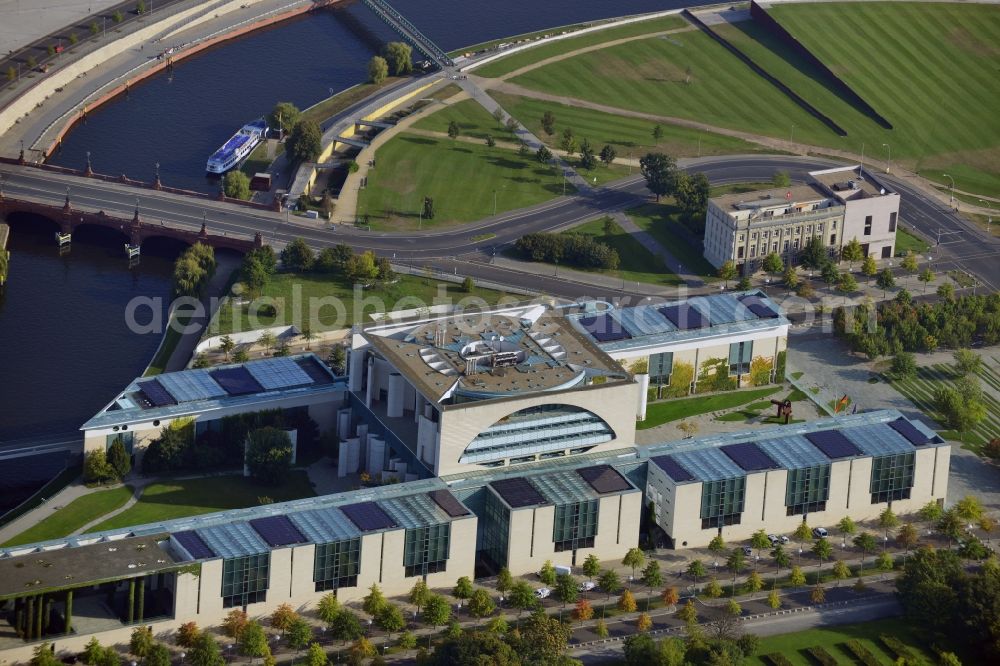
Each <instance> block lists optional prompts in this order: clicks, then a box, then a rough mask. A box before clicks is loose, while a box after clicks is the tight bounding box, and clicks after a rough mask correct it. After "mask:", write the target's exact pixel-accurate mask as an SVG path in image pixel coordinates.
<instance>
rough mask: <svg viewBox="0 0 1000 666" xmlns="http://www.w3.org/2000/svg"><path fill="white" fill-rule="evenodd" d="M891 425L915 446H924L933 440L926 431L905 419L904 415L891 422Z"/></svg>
mask: <svg viewBox="0 0 1000 666" xmlns="http://www.w3.org/2000/svg"><path fill="white" fill-rule="evenodd" d="M889 427H890V428H892V429H893V430H895V431H896V432H898V433H899V434H900V435H902V436H903V437H905V438H906V439H908V440H909V441H910V444H913V445H914V446H923V445H924V444H927V443H928V442H930V441H931V438H930V437H928V436H927V435H926V434H925V433H922V432H920V431H919V430H917V427H916V426H914V425H913V424H912V423H910V422H909V421H907V420H906V419H904V418H903V417H902V416H901V417H899V418H898V419H896V420H895V421H890V422H889Z"/></svg>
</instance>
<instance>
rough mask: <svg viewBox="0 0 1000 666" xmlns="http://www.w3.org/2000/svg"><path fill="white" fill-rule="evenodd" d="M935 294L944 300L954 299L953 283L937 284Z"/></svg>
mask: <svg viewBox="0 0 1000 666" xmlns="http://www.w3.org/2000/svg"><path fill="white" fill-rule="evenodd" d="M937 295H938V296H940V297H941V298H942V299H944V300H946V301H953V300H955V285H953V284H952V283H950V282H942V283H941V284H939V285H938V288H937Z"/></svg>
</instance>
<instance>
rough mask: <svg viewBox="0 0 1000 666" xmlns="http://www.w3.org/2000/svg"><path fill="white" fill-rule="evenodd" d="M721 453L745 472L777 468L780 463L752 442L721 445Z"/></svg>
mask: <svg viewBox="0 0 1000 666" xmlns="http://www.w3.org/2000/svg"><path fill="white" fill-rule="evenodd" d="M722 451H723V453H725V454H726V455H727V456H729V457H730V459H731V460H732V461H733V462H734V463H736V464H737V465H739V466H740V467H741V468H742V469H744V470H746V471H747V472H759V471H761V470H765V469H778V467H780V465H778V463H776V462H774V459H773V458H771V456H769V455H767V454H766V453H764V451H763V450H761V448H760V447H759V446H757V444H756V443H754V442H741V443H739V444H730V445H729V446H723V447H722Z"/></svg>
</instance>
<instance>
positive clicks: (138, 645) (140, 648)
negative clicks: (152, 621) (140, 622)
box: [128, 626, 153, 659]
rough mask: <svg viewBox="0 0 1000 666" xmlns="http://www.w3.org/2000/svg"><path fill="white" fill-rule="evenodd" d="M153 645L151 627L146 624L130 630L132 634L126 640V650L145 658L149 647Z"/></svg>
mask: <svg viewBox="0 0 1000 666" xmlns="http://www.w3.org/2000/svg"><path fill="white" fill-rule="evenodd" d="M151 647H153V628H152V627H148V626H142V627H136V628H135V629H133V630H132V635H131V637H130V638H129V641H128V651H129V652H131V653H132V654H134V655H135V656H137V657H139V658H140V659H143V658H145V656H146V655H147V654H149V649H150V648H151Z"/></svg>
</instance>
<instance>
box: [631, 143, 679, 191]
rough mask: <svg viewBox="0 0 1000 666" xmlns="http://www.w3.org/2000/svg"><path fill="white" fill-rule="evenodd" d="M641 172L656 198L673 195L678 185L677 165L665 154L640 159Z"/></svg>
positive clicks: (649, 154) (647, 155) (652, 154)
mask: <svg viewBox="0 0 1000 666" xmlns="http://www.w3.org/2000/svg"><path fill="white" fill-rule="evenodd" d="M639 171H640V172H641V173H642V176H643V178H645V179H646V187H647V189H649V191H650V192H652V193H653V194H654V195H655V196H656V201H657V203H659V201H660V197H662V196H666V195H668V194H672V193H673V191H674V188H675V186H676V183H677V163H676V162H675V161H674V159H673V158H672V157H667V156H666V155H664V154H663V153H648V154H646V155H645V156H644V157H642V158H640V159H639Z"/></svg>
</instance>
